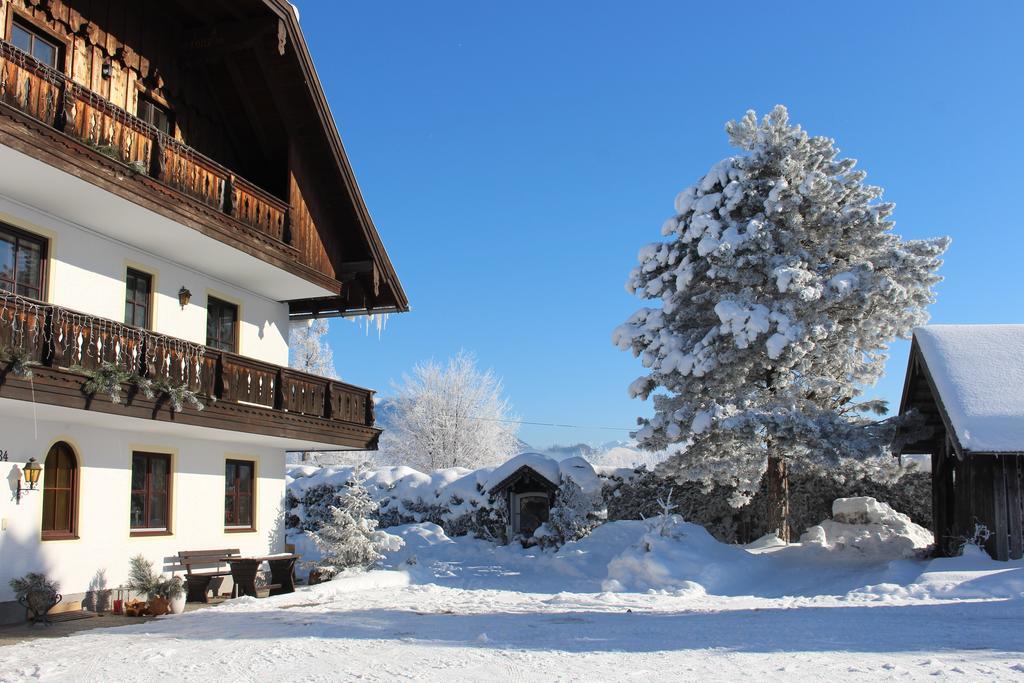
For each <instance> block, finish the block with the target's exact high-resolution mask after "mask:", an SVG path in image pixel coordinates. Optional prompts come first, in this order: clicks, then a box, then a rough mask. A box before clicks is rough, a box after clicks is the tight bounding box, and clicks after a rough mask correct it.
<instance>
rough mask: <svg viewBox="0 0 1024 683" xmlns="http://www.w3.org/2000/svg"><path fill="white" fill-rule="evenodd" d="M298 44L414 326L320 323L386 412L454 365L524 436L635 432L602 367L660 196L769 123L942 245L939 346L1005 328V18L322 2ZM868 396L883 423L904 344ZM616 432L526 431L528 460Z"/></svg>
mask: <svg viewBox="0 0 1024 683" xmlns="http://www.w3.org/2000/svg"><path fill="white" fill-rule="evenodd" d="M298 5H299V8H300V10H301V24H302V26H303V29H304V31H305V33H306V38H307V40H308V42H309V45H310V49H311V51H312V53H313V57H314V59H315V61H316V63H317V66H318V70H319V73H320V77H321V80H322V81H323V85H324V88H325V90H326V92H327V96H328V99H329V101H330V103H331V108H332V110H333V113H334V116H335V118H336V120H337V122H338V126H339V128H340V130H341V134H342V138H343V139H344V141H345V145H346V148H347V150H348V153H349V156H350V158H351V161H352V164H353V166H354V168H355V171H356V175H357V177H358V178H359V181H360V185H361V187H362V190H363V193H364V196H365V198H366V201H367V203H368V205H369V207H370V211H371V213H372V215H373V216H374V220H375V221H376V223H377V226H378V228H379V230H380V232H381V234H382V236H383V238H384V242H385V244H386V245H387V247H388V249H389V252H390V254H391V257H392V259H393V260H394V262H395V266H396V268H397V269H398V273H399V275H400V277H401V278H402V281H403V283H404V285H405V287H406V290H407V292H408V294H409V296H410V298H411V301H412V305H413V311H412V312H411V313H407V314H404V315H400V316H392V317H391V319H390V320H389V322H388V327H387V330H386V331H385V332H384V334H383V336H382V337H381V338H379V339H378V337H377V334H376V331H375V330H374V331H371V332H370V333H369V334H367V333H366V332H365V330H364V329H361V328H358V327H357V326H356V325H354V324H353V323H350V322H346V321H340V320H339V321H333V322H332V329H331V333H330V342H331V345H332V346H333V348H334V351H335V358H336V361H337V367H338V371H339V373H340V374H341V376H342V377H343V378H344V379H346V380H348V381H351V382H353V383H356V384H361V385H364V386H369V387H373V388H376V389H378V390H380V391H381V393H382V394H386V393H387V392H388V391H389V389H390V386H391V384H392V382H393V381H394V380H397V379H398V378H400V377H401V375H402V373H403V372H408V371H409V369H410V368H411V367H412V366H413V365H414V364H415V363H417V362H419V361H422V360H425V359H429V358H432V357H433V358H436V359H438V360H444V359H446V358H447V357H448V356H450V355H451V354H453V353H455V352H456V351H458V350H459V349H460V348H465V349H467V350H469V351H472V352H474V353H475V354H476V355H477V356H478V358H479V361H480V364H481V365H482V366H483V367H489V368H493V369H494V371H495V372H496V373H497V374H499V375H500V376H501V377H502V378H503V379H504V384H505V389H506V393H507V395H508V396H509V398H510V399H511V401H512V403H513V405H514V407H515V410H516V412H517V414H518V415H519V416H520V417H522V418H523V419H524V420H528V421H536V422H556V423H563V424H573V425H584V426H589V427H604V426H607V427H617V428H629V427H631V426H632V425H634V424H635V419H636V416H637V415H646V414H648V413H649V411H650V406H649V405H647V404H645V403H642V402H640V401H636V400H632V399H630V398H629V397H628V396H627V394H626V387H627V385H628V384H629V382H630V381H632V380H633V379H634V378H635V377H637V376H638V375H640V374H642V368H641V367H640V365H639V362H638V361H637V360H635V359H633V358H632V356H631V355H630V354H628V353H622V352H619V351H618V350H616V349H615V348H614V347H613V346H612V345H611V341H610V338H611V331H612V329H613V328H614V327H615V326H616V325H618V324H619V323H621V322H622V321H623V320H625V318H626V317H628V316H629V315H630V314H631V313H632V312H633V311H634V310H635V309H636V308H638V307H639V306H640V305H641V302H640V300H638V299H635V298H633V297H632V296H630V295H629V294H627V293H626V292H625V290H624V287H623V283H624V282H625V279H626V275H627V273H628V271H629V270H630V268H632V267H633V265H634V263H635V259H636V253H637V251H638V249H639V248H640V247H641V246H642V245H643V244H645V243H647V242H651V241H656V240H657V239H659V232H658V231H659V228H660V226H661V224H662V222H663V221H664V219H665V218H667V217H668V216H670V215H671V214H672V201H673V198H674V197H675V195H676V193H678V192H679V190H681V189H683V188H684V187H686V186H687V185H689V184H691V183H692V182H694V181H695V180H696V179H697V178H699V177H700V176H701V175H702V174H703V173H704V172H706V171H707V169H708V168H709V167H710V166H711V165H712V164H713V163H714V162H716V161H717V160H719V159H721V158H723V157H725V156H728V155H729V154H730V153H731V151H730V148H729V147H728V142H727V139H726V136H725V134H724V132H723V125H724V123H725V122H726V121H727V120H729V119H732V118H736V117H738V116H741V115H742V114H743V112H744V111H745V110H747V109H750V108H753V109H756V110H757V111H758V112H759V113H763V112H765V111H767V110H768V109H769V108H770V107H771V106H772V105H774V104H776V103H782V104H785V105H787V106H788V107H789V109H790V115H791V117H792V119H793V120H794V121H796V122H799V123H801V124H802V125H803V126H804V127H805V128H806V129H807V130H809V131H810V132H811V133H812V134H820V135H828V136H830V137H833V138H835V139H836V140H837V143H838V145H839V147H840V148H841V149H842V151H843V153H844V154H845V155H847V156H851V157H854V158H856V159H858V160H859V162H860V168H862V169H864V170H866V171H867V172H868V174H869V181H870V182H872V183H875V184H878V185H881V186H882V187H884V188H886V199H887V200H889V201H893V202H895V203H896V207H897V208H896V213H895V216H894V217H895V220H896V223H897V228H896V229H897V232H898V233H900V234H902V235H903V236H904V237H907V238H920V237H929V236H936V235H951V236H952V237H953V240H954V241H953V245H952V247H951V249H950V251H949V253H948V257H947V259H946V265H945V267H944V269H943V274H944V275H945V277H946V282H944V283H943V284H942V285H940V287H939V289H938V292H939V301H938V303H937V304H936V305H935V306H934V307H933V308H932V311H931V312H932V316H933V317H932V320H933V322H942V323H953V322H958V323H981V322H1022V321H1024V301H1022V293H1024V286H1022V284H1021V277H1022V273H1021V270H1022V269H1021V266H1020V262H1021V254H1022V252H1024V229H1022V228H1024V225H1022V223H1024V219H1022V218H1021V214H1022V211H1021V202H1020V197H1021V194H1022V187H1024V173H1022V166H1021V160H1022V158H1024V126H1022V125H1021V112H1022V105H1024V94H1022V93H1024V89H1022V87H1021V83H1022V76H1024V56H1022V53H1024V49H1022V47H1021V46H1022V44H1024V41H1022V40H1021V37H1020V34H1019V33H1020V27H1021V26H1024V3H1011V2H1004V3H984V4H983V3H952V2H928V3H925V2H901V3H893V2H857V3H841V4H840V3H818V2H814V3H812V2H793V3H785V4H778V3H775V4H770V3H742V2H740V3H728V4H723V3H683V2H600V1H598V2H594V1H588V2H582V1H580V2H569V1H560V2H558V3H542V2H529V1H527V2H514V3H513V2H503V3H498V2H484V1H480V0H477V1H473V2H429V3H427V2H413V1H411V0H410V1H408V2H394V1H388V0H377V1H374V2H362V3H354V2H336V1H334V0H317V1H313V0H299V2H298ZM891 355H892V358H891V361H890V364H889V369H888V372H887V375H886V377H885V379H884V380H883V381H882V382H881V383H880V384H879V385H878V386H877V387H876V388H875V389H874V391H873V392H871V393H872V394H873V395H878V396H880V397H882V398H887V399H889V400H890V401H891V402H893V403H894V404H898V401H899V392H900V388H901V386H902V381H903V372H904V369H905V365H906V356H907V344H906V343H897V344H895V345H894V346H893V348H892V354H891ZM626 435H627V432H626V431H624V430H622V431H614V430H603V429H593V428H588V429H575V428H573V429H570V428H548V427H534V426H529V425H525V426H524V427H523V428H522V430H521V432H520V436H521V437H522V438H524V439H525V440H526V441H528V442H530V443H532V444H534V445H537V446H546V445H550V444H553V443H568V442H575V441H590V442H601V441H606V440H609V439H615V438H625V437H626Z"/></svg>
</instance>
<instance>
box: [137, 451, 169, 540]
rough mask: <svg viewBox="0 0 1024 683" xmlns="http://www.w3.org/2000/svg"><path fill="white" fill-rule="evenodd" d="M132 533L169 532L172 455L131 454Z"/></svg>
mask: <svg viewBox="0 0 1024 683" xmlns="http://www.w3.org/2000/svg"><path fill="white" fill-rule="evenodd" d="M131 506H132V509H131V528H132V531H142V532H147V531H153V532H166V531H170V526H169V521H170V516H171V456H169V455H167V454H166V453H132V502H131Z"/></svg>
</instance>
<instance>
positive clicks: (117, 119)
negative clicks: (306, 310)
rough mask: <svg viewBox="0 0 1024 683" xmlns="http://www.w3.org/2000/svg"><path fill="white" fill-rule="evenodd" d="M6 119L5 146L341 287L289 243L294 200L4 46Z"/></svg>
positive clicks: (1, 129) (0, 53)
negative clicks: (247, 177) (272, 191)
mask: <svg viewBox="0 0 1024 683" xmlns="http://www.w3.org/2000/svg"><path fill="white" fill-rule="evenodd" d="M0 114H5V115H7V116H11V117H13V119H14V121H13V123H14V125H12V122H8V121H7V120H4V117H0V143H3V144H7V145H8V146H10V147H13V148H15V149H17V150H18V151H22V152H25V153H27V154H29V155H30V156H34V157H35V158H37V159H40V160H42V161H45V162H46V163H49V164H51V165H53V166H55V167H57V168H60V169H62V170H65V171H67V172H69V173H72V174H73V175H77V176H79V177H81V178H83V179H86V180H88V181H89V182H92V183H94V184H97V185H99V186H100V187H103V188H104V189H107V190H109V191H111V192H114V193H115V194H118V195H120V196H123V197H125V198H127V199H129V200H130V201H134V202H136V203H138V204H140V205H142V206H145V207H146V208H150V209H152V210H155V211H158V212H159V213H162V214H163V215H166V216H168V217H170V218H172V219H174V220H176V221H178V222H180V223H182V224H185V225H189V226H190V227H193V228H196V229H199V230H200V231H201V232H203V233H205V234H208V235H210V236H211V237H214V238H215V239H218V240H219V241H222V242H225V243H228V244H232V245H233V246H236V247H237V248H239V249H240V250H242V251H244V252H247V253H249V254H252V255H254V256H256V257H258V258H261V259H263V260H265V261H267V262H269V263H272V264H273V265H275V266H278V267H280V268H284V269H286V270H288V271H289V272H291V273H293V274H295V275H298V276H300V277H302V278H304V279H306V280H307V281H309V282H312V283H314V284H316V285H318V286H320V287H323V288H325V289H328V290H330V291H338V290H339V289H340V283H339V282H338V281H337V280H336V279H334V277H332V276H331V275H328V274H326V273H325V272H323V270H322V269H318V268H314V267H312V266H311V265H309V264H307V263H305V262H304V260H303V258H302V255H301V254H300V251H299V249H298V248H296V246H294V245H293V244H292V243H291V242H292V239H291V236H290V234H289V228H288V225H287V222H288V216H289V205H288V203H287V202H285V201H283V200H281V199H279V198H278V197H276V196H274V195H272V194H270V193H269V192H267V191H265V190H263V189H261V188H259V187H257V186H256V185H255V184H253V183H251V182H249V181H247V180H246V179H244V178H242V177H241V176H239V175H238V174H236V173H234V172H232V171H231V170H230V169H227V168H225V167H224V166H222V165H221V164H219V163H217V162H216V161H214V160H213V159H210V158H209V157H207V156H205V155H203V154H201V153H200V152H198V151H197V150H195V149H194V148H192V147H189V146H188V145H186V144H185V143H183V142H182V141H180V140H178V139H176V138H174V137H172V136H170V135H167V134H166V133H164V132H162V131H160V130H159V129H157V128H155V127H153V126H151V125H149V124H148V123H146V122H144V121H142V120H141V119H139V118H138V117H136V116H134V115H132V114H129V113H128V112H126V111H125V110H124V109H121V108H120V107H118V106H116V105H114V104H112V103H111V102H110V101H108V100H106V99H104V98H103V97H102V96H100V95H99V94H97V93H95V92H93V91H92V90H89V89H88V88H86V87H84V86H82V85H80V84H78V83H76V82H74V81H72V80H71V79H70V78H68V77H67V76H66V75H65V74H64V73H62V72H60V71H56V70H54V69H52V68H50V67H48V66H45V65H43V64H41V63H39V62H37V61H36V60H34V59H33V58H32V57H31V56H29V55H27V54H25V53H24V52H22V51H21V50H19V49H18V48H16V47H14V46H13V45H11V44H10V43H7V42H4V41H0ZM17 124H27V125H17ZM68 143H71V144H68ZM111 163H113V164H115V165H116V168H113V169H111V167H110V164H111ZM284 171H285V169H282V173H284Z"/></svg>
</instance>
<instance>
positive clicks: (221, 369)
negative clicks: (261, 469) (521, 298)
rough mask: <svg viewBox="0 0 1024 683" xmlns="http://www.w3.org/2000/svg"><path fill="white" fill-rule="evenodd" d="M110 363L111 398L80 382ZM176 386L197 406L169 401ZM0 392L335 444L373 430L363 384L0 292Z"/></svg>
mask: <svg viewBox="0 0 1024 683" xmlns="http://www.w3.org/2000/svg"><path fill="white" fill-rule="evenodd" d="M26 371H28V372H30V373H31V376H28V375H27V374H26ZM115 371H116V373H117V374H116V375H115V376H116V378H117V380H119V386H120V389H121V392H120V393H121V397H122V400H121V402H120V403H115V402H114V401H112V400H111V397H110V396H109V392H106V391H99V392H95V393H89V392H88V389H87V386H86V385H87V382H88V380H89V379H90V378H95V377H97V376H100V375H101V374H102V373H106V374H107V375H108V376H110V375H111V374H113V373H114V372H115ZM182 388H183V389H187V390H188V392H190V393H191V394H192V395H193V396H195V397H196V398H197V399H198V400H199V402H200V403H201V404H202V406H203V408H202V410H198V409H197V408H196V407H194V406H192V405H189V404H188V403H187V402H186V404H185V405H184V406H183V407H182V408H181V409H175V407H174V405H173V404H174V399H173V398H172V395H173V394H174V393H175V392H177V393H178V398H179V399H180V397H181V389H182ZM147 393H148V395H147ZM0 398H13V399H20V400H31V401H36V402H38V403H48V404H52V405H57V406H63V407H70V408H80V409H83V410H92V411H99V412H104V413H112V414H118V415H124V416H127V417H136V418H142V419H147V420H161V421H169V422H176V423H180V424H186V425H194V426H200V427H212V428H216V429H227V430H231V431H238V432H246V433H250V434H265V435H267V436H275V437H283V438H285V439H288V440H291V441H294V442H296V443H299V444H322V445H328V446H333V447H338V448H357V449H363V450H372V449H375V448H376V443H377V437H378V436H379V433H380V431H379V430H378V429H375V428H374V426H373V423H374V410H373V392H372V391H370V390H369V389H362V388H360V387H355V386H351V385H349V384H345V383H343V382H338V381H335V380H330V379H327V378H325V377H319V376H316V375H309V374H306V373H302V372H298V371H296V370H292V369H290V368H285V367H280V366H277V365H272V364H269V363H264V362H262V361H258V360H255V359H251V358H245V357H243V356H240V355H238V354H234V353H227V352H223V351H216V350H213V349H209V348H207V347H205V346H202V345H200V344H195V343H193V342H188V341H185V340H183V339H177V338H174V337H168V336H166V335H160V334H156V333H153V332H149V331H147V330H142V329H139V328H135V327H131V326H129V325H124V324H122V323H118V322H115V321H112V320H107V319H104V318H98V317H96V316H90V315H86V314H83V313H78V312H76V311H72V310H69V309H66V308H62V307H59V306H52V305H49V304H45V303H42V302H39V301H34V300H30V299H25V298H23V297H15V296H13V295H10V294H7V293H3V292H0Z"/></svg>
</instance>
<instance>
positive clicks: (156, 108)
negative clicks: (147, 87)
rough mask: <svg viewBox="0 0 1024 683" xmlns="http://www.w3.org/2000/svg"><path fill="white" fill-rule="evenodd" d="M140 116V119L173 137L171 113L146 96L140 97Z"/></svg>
mask: <svg viewBox="0 0 1024 683" xmlns="http://www.w3.org/2000/svg"><path fill="white" fill-rule="evenodd" d="M138 116H139V118H140V119H142V120H143V121H145V122H146V123H148V124H149V125H151V126H153V127H154V128H156V129H157V130H160V131H162V132H164V133H166V134H167V135H171V134H172V133H171V112H170V111H169V110H168V109H167V108H166V107H162V106H160V105H159V104H157V103H156V102H154V101H153V100H151V99H150V98H148V97H146V96H145V95H139V108H138Z"/></svg>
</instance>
